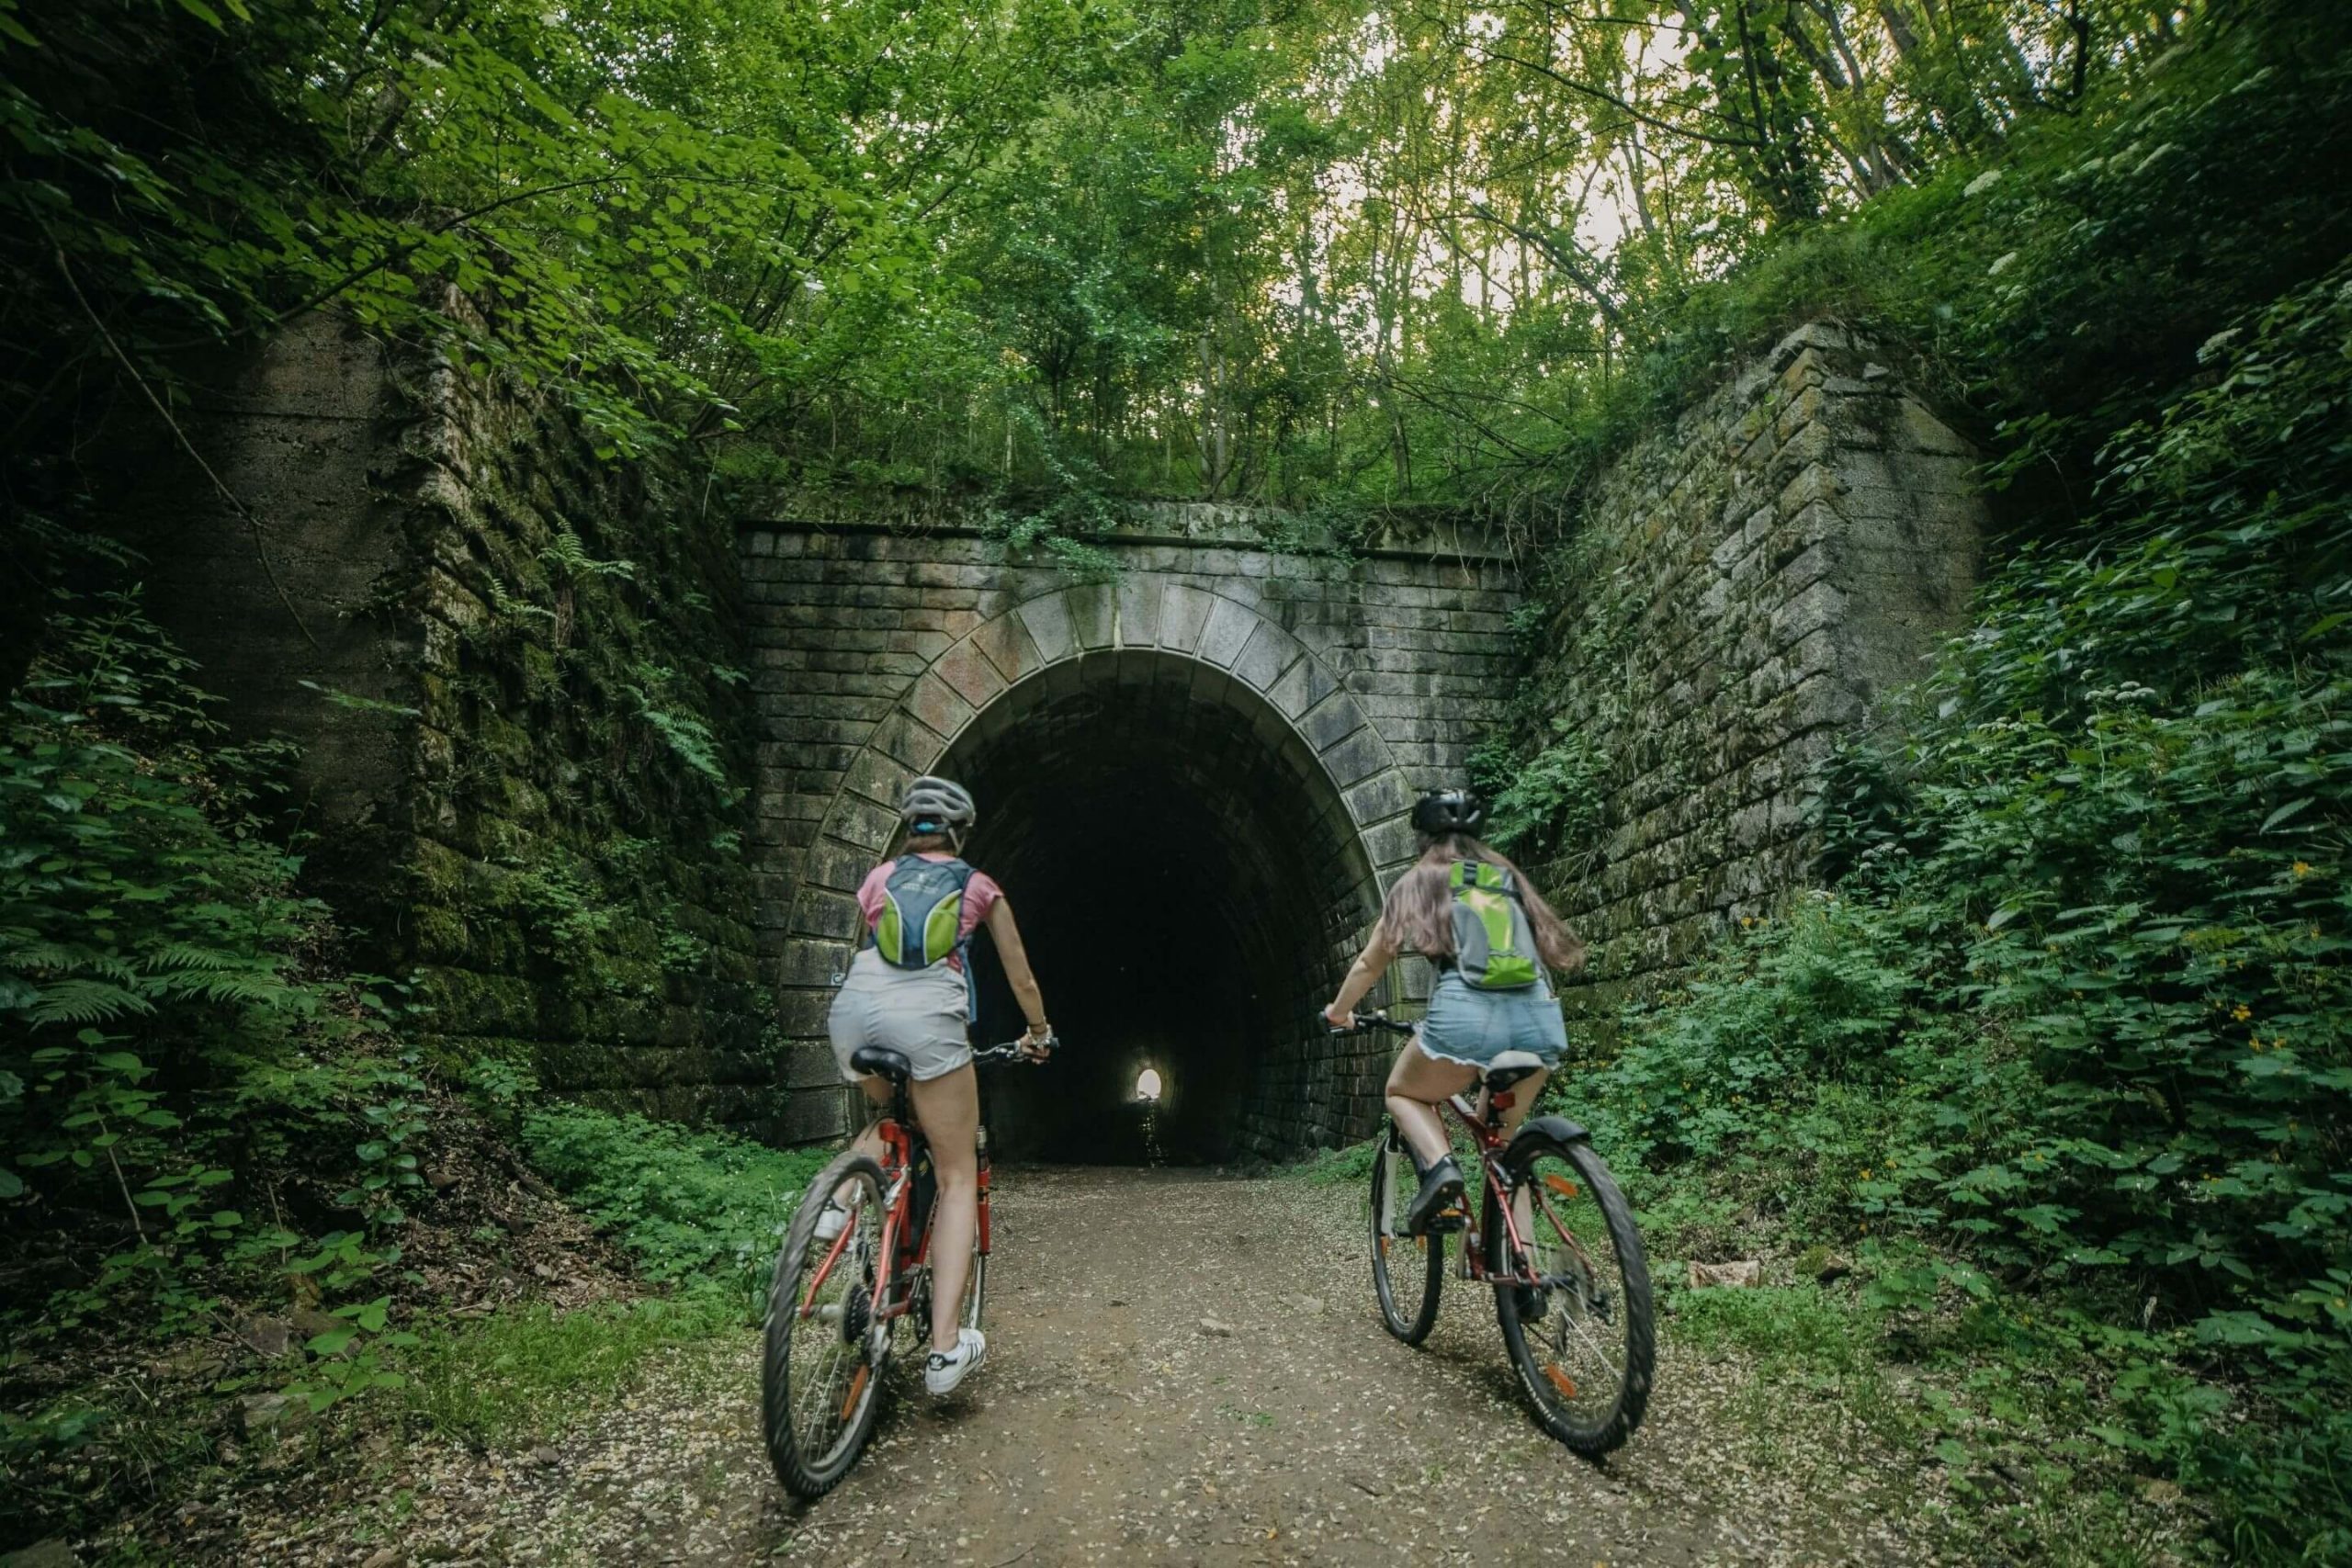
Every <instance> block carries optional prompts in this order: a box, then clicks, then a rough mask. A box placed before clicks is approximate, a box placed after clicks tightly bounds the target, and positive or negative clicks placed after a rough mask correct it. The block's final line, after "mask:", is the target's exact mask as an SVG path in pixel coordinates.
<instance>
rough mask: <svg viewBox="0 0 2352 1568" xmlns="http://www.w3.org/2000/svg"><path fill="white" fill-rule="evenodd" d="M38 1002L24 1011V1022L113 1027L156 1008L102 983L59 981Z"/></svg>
mask: <svg viewBox="0 0 2352 1568" xmlns="http://www.w3.org/2000/svg"><path fill="white" fill-rule="evenodd" d="M38 998H39V999H37V1000H36V1001H35V1002H34V1003H33V1004H32V1006H30V1007H28V1008H27V1009H26V1010H25V1017H26V1019H27V1021H29V1022H31V1023H34V1024H43V1023H75V1024H85V1023H112V1022H114V1021H117V1020H119V1019H122V1018H127V1017H131V1016H137V1015H144V1014H148V1013H152V1012H153V1011H154V1010H155V1004H154V1003H153V1002H151V1001H149V1000H148V999H147V998H145V997H142V996H141V995H140V994H139V993H138V992H136V991H132V990H127V989H125V988H124V987H120V986H117V985H114V984H111V983H110V982H108V981H105V980H60V981H58V982H57V983H56V984H54V985H51V986H48V987H43V988H42V989H41V990H40V992H39V993H38Z"/></svg>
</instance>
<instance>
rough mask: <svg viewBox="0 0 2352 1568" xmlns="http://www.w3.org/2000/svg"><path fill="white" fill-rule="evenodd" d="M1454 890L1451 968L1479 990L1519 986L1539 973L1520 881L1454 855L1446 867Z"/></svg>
mask: <svg viewBox="0 0 2352 1568" xmlns="http://www.w3.org/2000/svg"><path fill="white" fill-rule="evenodd" d="M1445 885H1446V886H1447V887H1448V888H1450V889H1452V890H1453V968H1454V970H1455V972H1456V973H1458V974H1459V975H1460V976H1462V977H1463V978H1464V980H1467V981H1468V982H1469V983H1470V984H1471V985H1472V986H1474V987H1476V988H1477V989H1479V990H1482V991H1518V990H1524V989H1525V988H1526V987H1530V986H1532V985H1533V984H1535V982H1536V980H1537V979H1538V978H1540V977H1541V976H1542V975H1543V973H1544V967H1543V965H1542V964H1540V963H1539V962H1537V959H1536V953H1535V928H1534V927H1533V926H1532V925H1531V924H1529V923H1528V919H1527V906H1526V904H1525V903H1523V902H1522V901H1521V898H1520V896H1519V883H1518V882H1517V881H1516V880H1515V879H1514V878H1513V877H1512V876H1511V874H1510V872H1507V871H1505V870H1504V869H1503V868H1502V867H1500V866H1498V865H1489V864H1487V863H1486V862H1485V861H1479V860H1458V861H1455V862H1454V863H1453V865H1451V866H1449V867H1448V868H1447V869H1446V873H1445Z"/></svg>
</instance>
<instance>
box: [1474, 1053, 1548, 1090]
mask: <svg viewBox="0 0 2352 1568" xmlns="http://www.w3.org/2000/svg"><path fill="white" fill-rule="evenodd" d="M1543 1070H1544V1058H1543V1057H1541V1056H1539V1055H1536V1054H1535V1053H1534V1052H1532V1051H1505V1052H1502V1053H1501V1054H1500V1055H1497V1056H1496V1057H1495V1059H1494V1060H1493V1061H1491V1062H1489V1063H1487V1088H1488V1089H1492V1090H1495V1091H1497V1092H1500V1091H1501V1090H1503V1089H1509V1088H1510V1086H1511V1085H1513V1084H1515V1083H1517V1082H1519V1080H1520V1079H1521V1078H1525V1077H1533V1076H1534V1075H1536V1074H1537V1073H1540V1072H1542V1071H1543Z"/></svg>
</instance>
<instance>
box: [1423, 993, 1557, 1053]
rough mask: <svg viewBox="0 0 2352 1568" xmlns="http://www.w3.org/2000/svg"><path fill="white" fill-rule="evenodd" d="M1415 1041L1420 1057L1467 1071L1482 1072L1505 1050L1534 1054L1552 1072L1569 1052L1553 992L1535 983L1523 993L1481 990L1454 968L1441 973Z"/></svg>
mask: <svg viewBox="0 0 2352 1568" xmlns="http://www.w3.org/2000/svg"><path fill="white" fill-rule="evenodd" d="M1417 1038H1418V1039H1419V1042H1420V1047H1421V1052H1422V1054H1423V1055H1429V1056H1433V1057H1435V1058H1437V1059H1438V1060H1439V1061H1441V1062H1459V1063H1461V1064H1462V1065H1463V1066H1466V1067H1480V1068H1483V1067H1485V1066H1487V1064H1488V1063H1490V1062H1492V1061H1493V1060H1494V1059H1495V1058H1496V1057H1497V1056H1499V1055H1502V1054H1503V1053H1504V1052H1506V1051H1532V1052H1533V1053H1534V1054H1535V1055H1538V1056H1541V1057H1543V1058H1544V1066H1546V1067H1556V1066H1559V1065H1560V1058H1561V1056H1563V1055H1566V1052H1567V1049H1568V1031H1567V1026H1566V1024H1564V1023H1562V1022H1561V1021H1560V1004H1559V1003H1558V1002H1556V1001H1555V1000H1553V998H1552V987H1549V986H1546V985H1544V983H1543V982H1541V981H1538V982H1537V983H1536V984H1534V985H1532V986H1529V987H1526V988H1525V989H1523V990H1517V991H1482V990H1479V989H1478V988H1477V987H1475V986H1473V985H1471V984H1470V982H1469V981H1467V980H1465V979H1464V978H1463V977H1462V976H1461V975H1460V973H1459V972H1457V971H1455V970H1452V969H1447V970H1442V971H1441V972H1440V973H1439V975H1438V977H1437V985H1436V987H1434V988H1433V989H1431V990H1430V1010H1429V1016H1428V1017H1426V1018H1424V1019H1423V1020H1422V1021H1421V1032H1420V1033H1419V1036H1417Z"/></svg>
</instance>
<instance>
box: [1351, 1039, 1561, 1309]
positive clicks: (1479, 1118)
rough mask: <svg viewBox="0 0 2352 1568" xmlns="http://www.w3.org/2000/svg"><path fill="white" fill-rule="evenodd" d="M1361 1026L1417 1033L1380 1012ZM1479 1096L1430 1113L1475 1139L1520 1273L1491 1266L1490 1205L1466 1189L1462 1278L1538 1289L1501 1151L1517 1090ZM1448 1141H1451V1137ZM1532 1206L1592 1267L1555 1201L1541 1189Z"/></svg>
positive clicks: (1483, 1177) (1454, 1099) (1484, 1185)
mask: <svg viewBox="0 0 2352 1568" xmlns="http://www.w3.org/2000/svg"><path fill="white" fill-rule="evenodd" d="M1363 1026H1364V1027H1369V1028H1374V1029H1378V1030H1381V1031H1383V1032H1388V1033H1394V1034H1403V1035H1406V1036H1408V1037H1410V1036H1411V1035H1412V1033H1413V1029H1412V1026H1411V1025H1409V1024H1401V1023H1398V1022H1397V1021H1395V1020H1393V1019H1389V1018H1385V1017H1383V1016H1381V1015H1378V1014H1373V1015H1369V1016H1368V1017H1366V1018H1365V1019H1364V1020H1363ZM1476 1096H1477V1098H1476V1100H1472V1099H1471V1098H1470V1092H1469V1091H1464V1093H1461V1094H1451V1095H1448V1096H1446V1098H1445V1100H1444V1101H1443V1102H1442V1104H1441V1105H1438V1106H1435V1107H1432V1109H1433V1110H1435V1111H1438V1120H1439V1122H1440V1124H1441V1125H1442V1124H1443V1122H1444V1121H1445V1112H1446V1111H1452V1112H1453V1119H1454V1120H1455V1121H1456V1122H1460V1123H1461V1124H1462V1127H1463V1130H1464V1131H1465V1132H1467V1133H1468V1134H1470V1138H1471V1141H1472V1142H1473V1143H1475V1144H1476V1145H1477V1146H1478V1169H1479V1180H1480V1183H1481V1185H1480V1189H1479V1192H1480V1196H1481V1197H1482V1198H1483V1197H1484V1195H1485V1194H1486V1193H1487V1192H1489V1191H1491V1192H1493V1193H1494V1194H1495V1199H1496V1202H1495V1208H1496V1210H1497V1212H1498V1213H1500V1214H1501V1215H1502V1222H1503V1234H1504V1236H1505V1239H1506V1240H1508V1242H1509V1243H1510V1253H1509V1256H1510V1258H1511V1259H1512V1263H1513V1267H1514V1268H1516V1269H1519V1271H1518V1272H1516V1273H1511V1274H1502V1273H1498V1272H1497V1271H1495V1270H1494V1269H1489V1268H1488V1267H1487V1249H1486V1247H1483V1246H1481V1245H1479V1244H1480V1243H1481V1242H1482V1241H1483V1240H1484V1239H1485V1238H1484V1237H1482V1236H1481V1235H1479V1231H1478V1216H1479V1214H1480V1213H1483V1212H1484V1210H1485V1207H1486V1205H1485V1204H1484V1202H1483V1201H1482V1202H1481V1203H1479V1204H1478V1205H1477V1207H1476V1208H1475V1209H1472V1208H1471V1204H1470V1192H1469V1190H1468V1188H1467V1187H1466V1186H1465V1187H1464V1190H1463V1194H1462V1201H1463V1206H1464V1208H1465V1209H1470V1213H1469V1214H1468V1216H1467V1217H1468V1220H1469V1224H1467V1225H1466V1226H1465V1227H1464V1230H1463V1233H1462V1235H1463V1245H1462V1247H1461V1258H1460V1261H1459V1262H1458V1263H1457V1264H1456V1268H1457V1269H1459V1270H1460V1273H1461V1276H1462V1278H1464V1279H1465V1280H1476V1281H1478V1282H1480V1283H1482V1284H1488V1285H1494V1286H1497V1287H1500V1286H1505V1285H1537V1286H1540V1285H1541V1284H1543V1282H1544V1281H1543V1280H1542V1278H1541V1277H1540V1276H1538V1275H1537V1274H1536V1272H1535V1270H1534V1269H1533V1268H1532V1266H1527V1262H1526V1260H1528V1259H1529V1258H1530V1257H1531V1248H1530V1247H1529V1246H1528V1240H1527V1237H1526V1236H1525V1235H1521V1232H1520V1228H1519V1214H1518V1206H1517V1204H1516V1203H1514V1202H1513V1201H1512V1200H1513V1199H1514V1198H1516V1197H1517V1195H1518V1194H1517V1192H1516V1190H1514V1189H1513V1187H1512V1185H1511V1182H1510V1178H1509V1176H1508V1175H1506V1174H1505V1172H1504V1170H1503V1166H1502V1153H1503V1150H1504V1149H1505V1148H1507V1147H1508V1146H1509V1145H1510V1138H1507V1137H1505V1136H1504V1135H1503V1131H1502V1124H1501V1122H1499V1121H1498V1118H1499V1117H1500V1115H1501V1114H1502V1112H1504V1111H1509V1110H1510V1108H1511V1107H1512V1106H1513V1105H1515V1104H1517V1103H1518V1095H1517V1091H1516V1090H1515V1089H1487V1088H1486V1087H1485V1086H1484V1085H1483V1084H1481V1085H1480V1086H1479V1087H1478V1089H1476ZM1403 1141H1404V1140H1403V1138H1402V1137H1401V1135H1400V1136H1399V1138H1398V1143H1399V1144H1400V1145H1401V1144H1402V1143H1403ZM1447 1141H1448V1142H1452V1137H1451V1134H1449V1136H1448V1139H1447ZM1566 1195H1567V1196H1570V1197H1573V1196H1574V1195H1575V1194H1574V1193H1573V1192H1570V1193H1568V1194H1566ZM1528 1202H1529V1204H1530V1206H1531V1207H1530V1213H1531V1215H1532V1213H1533V1212H1534V1210H1535V1209H1537V1208H1540V1209H1541V1210H1542V1212H1543V1213H1544V1217H1545V1218H1546V1219H1548V1220H1550V1221H1551V1222H1552V1228H1553V1230H1554V1232H1555V1234H1557V1235H1558V1236H1559V1237H1560V1239H1561V1240H1562V1241H1563V1242H1565V1243H1566V1245H1567V1247H1568V1248H1569V1250H1570V1251H1572V1252H1573V1253H1575V1254H1576V1258H1577V1262H1578V1263H1580V1264H1582V1265H1583V1266H1584V1267H1585V1268H1586V1269H1592V1267H1593V1262H1592V1255H1591V1254H1590V1253H1589V1252H1587V1251H1586V1250H1585V1249H1584V1244H1583V1243H1582V1242H1580V1241H1578V1240H1577V1236H1576V1233H1575V1232H1574V1231H1572V1230H1570V1229H1569V1228H1568V1225H1567V1222H1566V1221H1565V1220H1563V1219H1561V1218H1560V1213H1559V1211H1558V1210H1556V1209H1555V1208H1554V1207H1553V1206H1552V1201H1551V1199H1550V1198H1548V1197H1547V1196H1545V1195H1544V1193H1543V1192H1541V1191H1533V1192H1530V1193H1529V1194H1528Z"/></svg>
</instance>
